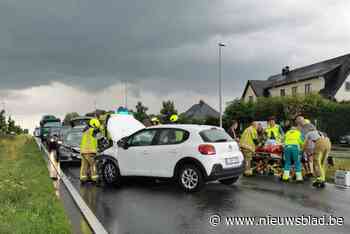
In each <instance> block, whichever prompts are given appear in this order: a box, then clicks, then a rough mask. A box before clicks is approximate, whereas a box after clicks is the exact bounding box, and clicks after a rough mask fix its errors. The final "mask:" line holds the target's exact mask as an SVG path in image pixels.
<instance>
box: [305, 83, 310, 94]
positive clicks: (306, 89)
mask: <svg viewBox="0 0 350 234" xmlns="http://www.w3.org/2000/svg"><path fill="white" fill-rule="evenodd" d="M311 91H312V89H311V84H306V85H305V94H309V93H311Z"/></svg>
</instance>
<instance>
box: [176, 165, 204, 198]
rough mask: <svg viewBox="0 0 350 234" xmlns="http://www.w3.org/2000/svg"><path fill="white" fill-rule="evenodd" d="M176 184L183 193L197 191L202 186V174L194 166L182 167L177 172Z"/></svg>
mask: <svg viewBox="0 0 350 234" xmlns="http://www.w3.org/2000/svg"><path fill="white" fill-rule="evenodd" d="M178 182H179V185H180V186H181V188H182V189H183V190H184V191H185V192H195V191H199V190H200V189H201V188H202V187H203V185H204V180H203V174H202V172H201V171H200V170H199V169H198V168H197V167H196V166H194V165H190V164H188V165H184V166H183V167H182V168H181V169H180V172H179V177H178Z"/></svg>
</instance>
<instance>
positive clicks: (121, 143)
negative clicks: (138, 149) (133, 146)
mask: <svg viewBox="0 0 350 234" xmlns="http://www.w3.org/2000/svg"><path fill="white" fill-rule="evenodd" d="M117 144H118V147H120V148H123V149H125V150H126V149H128V148H129V146H128V138H127V137H123V138H122V139H120V140H119V141H118V142H117Z"/></svg>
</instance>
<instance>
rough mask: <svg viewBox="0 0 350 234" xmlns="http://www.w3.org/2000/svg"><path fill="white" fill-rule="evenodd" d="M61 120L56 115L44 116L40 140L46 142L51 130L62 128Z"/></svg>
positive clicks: (41, 123) (41, 121)
mask: <svg viewBox="0 0 350 234" xmlns="http://www.w3.org/2000/svg"><path fill="white" fill-rule="evenodd" d="M61 126H62V124H61V120H60V119H59V118H57V117H55V116H54V115H44V116H43V117H42V119H41V120H40V139H41V141H42V142H45V141H46V139H47V137H48V136H49V132H50V129H51V128H61Z"/></svg>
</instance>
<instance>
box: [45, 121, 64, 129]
mask: <svg viewBox="0 0 350 234" xmlns="http://www.w3.org/2000/svg"><path fill="white" fill-rule="evenodd" d="M44 127H45V128H51V127H61V123H60V122H47V123H45V124H44Z"/></svg>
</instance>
